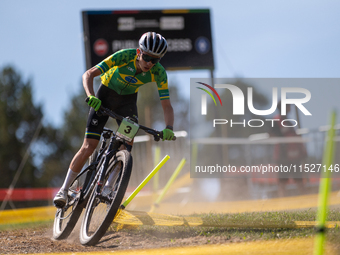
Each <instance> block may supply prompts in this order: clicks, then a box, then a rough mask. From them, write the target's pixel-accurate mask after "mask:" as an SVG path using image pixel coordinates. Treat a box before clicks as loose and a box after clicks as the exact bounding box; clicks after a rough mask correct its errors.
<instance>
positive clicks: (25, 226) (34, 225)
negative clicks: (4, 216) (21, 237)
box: [0, 220, 53, 232]
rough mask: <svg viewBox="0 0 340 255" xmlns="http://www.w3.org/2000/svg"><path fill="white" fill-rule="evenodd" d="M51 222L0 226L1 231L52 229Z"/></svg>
mask: <svg viewBox="0 0 340 255" xmlns="http://www.w3.org/2000/svg"><path fill="white" fill-rule="evenodd" d="M52 226H53V220H49V221H41V222H28V223H16V224H2V225H0V232H1V231H9V230H18V229H33V228H46V229H47V228H52Z"/></svg>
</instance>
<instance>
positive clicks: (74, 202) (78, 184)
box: [53, 170, 91, 240]
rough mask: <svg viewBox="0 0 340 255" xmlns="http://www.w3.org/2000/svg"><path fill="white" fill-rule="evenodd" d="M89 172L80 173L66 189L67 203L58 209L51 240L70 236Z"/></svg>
mask: <svg viewBox="0 0 340 255" xmlns="http://www.w3.org/2000/svg"><path fill="white" fill-rule="evenodd" d="M88 174H91V171H90V170H85V171H83V172H82V173H80V174H79V175H78V176H77V177H76V179H75V180H74V181H73V183H72V184H71V186H70V188H69V189H68V196H67V203H66V205H65V206H64V207H63V208H58V209H57V212H56V215H55V218H54V224H53V238H54V239H56V240H61V239H64V238H66V237H68V236H69V235H70V233H71V232H72V230H73V228H74V226H75V225H76V223H77V221H78V219H79V217H80V214H81V212H82V211H83V206H81V205H80V204H79V201H80V200H81V194H82V189H83V186H84V183H85V179H86V176H87V175H88Z"/></svg>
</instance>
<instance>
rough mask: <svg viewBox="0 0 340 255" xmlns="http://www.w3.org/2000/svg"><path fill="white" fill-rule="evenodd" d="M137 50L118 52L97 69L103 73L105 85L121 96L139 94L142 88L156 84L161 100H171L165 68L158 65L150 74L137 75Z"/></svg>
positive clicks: (101, 63) (102, 77) (102, 78)
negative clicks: (149, 84)
mask: <svg viewBox="0 0 340 255" xmlns="http://www.w3.org/2000/svg"><path fill="white" fill-rule="evenodd" d="M136 59H137V51H136V49H124V50H120V51H117V52H116V53H114V54H112V55H111V56H109V57H107V58H106V59H104V60H103V61H102V62H100V63H99V64H98V65H96V67H97V68H98V69H99V70H100V71H101V73H102V75H101V80H102V83H103V85H105V86H107V87H109V88H110V89H113V90H114V91H116V92H117V93H118V94H120V95H130V94H133V93H137V92H138V89H139V87H140V86H143V85H145V84H148V83H155V84H156V85H157V87H158V93H159V98H160V100H164V99H169V88H168V78H167V74H166V72H165V69H164V67H163V66H162V65H161V64H160V63H157V64H155V65H154V66H153V67H152V68H151V69H150V70H149V71H148V72H142V73H139V74H137V75H136V70H137V68H136Z"/></svg>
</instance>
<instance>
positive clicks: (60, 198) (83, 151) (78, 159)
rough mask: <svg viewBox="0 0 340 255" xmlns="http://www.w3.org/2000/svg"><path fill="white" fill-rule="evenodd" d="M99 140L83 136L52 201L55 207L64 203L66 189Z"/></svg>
mask: <svg viewBox="0 0 340 255" xmlns="http://www.w3.org/2000/svg"><path fill="white" fill-rule="evenodd" d="M98 142H99V140H97V139H91V138H85V139H84V142H83V145H82V146H81V148H80V150H79V151H78V152H77V153H76V155H75V156H74V157H73V159H72V161H71V164H70V167H69V169H68V171H67V174H66V177H65V180H64V183H63V185H62V186H61V188H60V190H59V192H58V193H57V195H56V196H55V198H54V200H53V202H54V204H55V205H56V206H57V207H63V206H64V205H65V203H66V199H67V191H68V189H69V187H70V185H71V183H72V182H73V181H74V179H75V178H76V177H77V175H78V173H79V172H80V171H81V169H82V168H83V166H84V165H85V163H86V160H87V159H88V158H89V157H90V156H91V154H92V153H93V151H94V150H95V149H96V147H97V145H98Z"/></svg>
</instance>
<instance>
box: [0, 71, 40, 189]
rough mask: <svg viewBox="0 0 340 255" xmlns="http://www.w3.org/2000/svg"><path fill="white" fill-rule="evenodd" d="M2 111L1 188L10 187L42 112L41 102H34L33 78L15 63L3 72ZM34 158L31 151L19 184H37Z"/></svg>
mask: <svg viewBox="0 0 340 255" xmlns="http://www.w3.org/2000/svg"><path fill="white" fill-rule="evenodd" d="M0 112H1V114H0V162H1V165H0V172H1V179H0V188H7V187H8V186H9V185H10V184H11V182H12V180H13V177H14V175H15V173H16V170H17V169H18V167H19V165H20V163H21V160H22V158H23V156H24V154H25V152H26V150H27V149H28V145H29V144H30V142H31V139H32V137H33V134H34V133H35V131H36V130H37V128H38V126H39V124H40V122H41V119H42V116H43V115H42V110H41V106H40V105H35V104H34V103H33V96H32V86H31V81H30V80H28V81H24V80H23V79H22V77H21V75H20V74H19V73H18V72H16V71H15V70H14V69H13V68H12V67H5V68H3V70H1V72H0ZM33 162H34V154H33V153H30V155H29V157H28V159H27V162H26V164H25V166H24V168H23V171H22V175H21V178H20V179H19V180H18V183H17V185H16V187H29V186H34V185H36V179H35V178H34V173H35V170H36V169H37V167H36V166H35V165H34V163H33Z"/></svg>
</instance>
